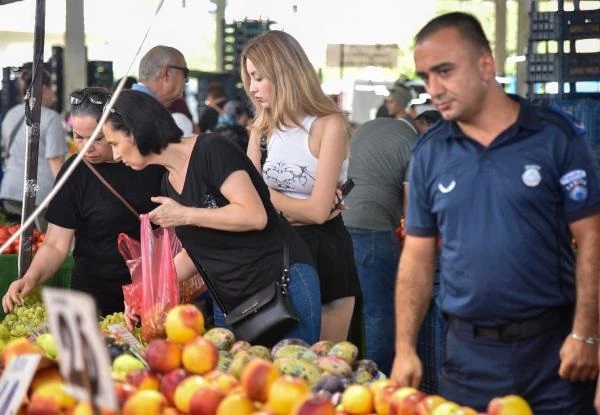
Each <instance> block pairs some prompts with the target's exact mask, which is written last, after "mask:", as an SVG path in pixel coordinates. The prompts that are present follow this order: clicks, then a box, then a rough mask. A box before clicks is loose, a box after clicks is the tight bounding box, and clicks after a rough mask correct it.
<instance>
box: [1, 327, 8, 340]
mask: <svg viewBox="0 0 600 415" xmlns="http://www.w3.org/2000/svg"><path fill="white" fill-rule="evenodd" d="M9 339H10V332H9V331H8V328H6V326H5V325H4V324H0V340H4V341H5V342H6V341H8V340H9Z"/></svg>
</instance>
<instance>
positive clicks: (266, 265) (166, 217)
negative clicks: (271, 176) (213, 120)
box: [103, 91, 321, 344]
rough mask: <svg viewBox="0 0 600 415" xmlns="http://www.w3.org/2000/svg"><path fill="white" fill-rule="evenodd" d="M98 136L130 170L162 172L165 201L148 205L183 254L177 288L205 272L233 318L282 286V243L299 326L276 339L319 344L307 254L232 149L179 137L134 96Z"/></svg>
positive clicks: (211, 139)
mask: <svg viewBox="0 0 600 415" xmlns="http://www.w3.org/2000/svg"><path fill="white" fill-rule="evenodd" d="M103 131H104V134H105V136H106V138H107V140H108V142H109V143H110V144H111V145H112V147H113V152H114V154H115V158H117V159H119V160H122V161H123V162H124V163H125V164H126V165H128V166H129V167H131V168H132V169H134V170H142V169H144V170H145V169H147V168H149V167H151V166H152V165H155V164H158V165H161V166H164V167H166V169H167V171H168V175H167V176H166V177H167V178H166V180H165V181H164V186H163V190H164V194H165V196H158V192H157V197H153V198H152V200H153V201H155V202H157V203H159V204H160V206H159V207H158V208H156V209H154V210H153V211H152V212H150V214H149V217H150V220H151V221H152V222H154V223H156V224H158V225H161V226H173V227H175V230H176V233H177V236H178V237H179V239H180V240H181V243H182V245H183V248H184V250H183V251H181V253H180V254H178V255H177V256H176V257H175V267H176V270H177V274H178V277H179V279H180V280H184V279H186V278H188V277H191V276H192V275H193V274H195V273H196V272H197V270H196V266H195V264H198V265H200V266H202V268H204V271H205V275H203V277H204V278H207V279H209V281H210V282H211V284H212V286H213V288H214V290H215V291H216V293H217V294H218V297H219V298H220V300H221V301H222V302H223V304H224V306H225V307H226V308H227V309H229V310H231V309H232V308H234V307H236V306H238V305H240V304H241V303H242V302H243V301H244V300H246V299H247V298H248V297H249V296H251V295H252V294H254V293H256V292H257V291H259V290H260V289H261V288H263V287H265V286H266V285H268V284H271V283H272V282H274V281H275V280H276V279H278V278H280V276H281V271H282V264H283V253H284V241H285V242H287V244H288V247H289V255H290V261H289V263H290V264H291V266H290V282H289V292H290V297H291V300H292V303H293V305H294V307H295V309H296V311H297V312H298V315H299V317H300V323H299V324H298V325H297V326H296V328H294V329H292V330H291V331H290V332H288V333H281V337H282V338H283V337H299V338H301V339H303V340H305V341H307V342H309V343H311V344H312V343H314V342H316V341H317V340H318V338H319V331H320V320H321V315H320V306H319V284H318V277H317V274H316V271H315V269H314V266H313V265H312V259H311V258H310V253H309V252H308V249H307V248H306V246H305V244H304V242H303V241H302V239H301V238H300V237H299V236H298V235H297V234H296V232H294V230H293V228H292V227H291V226H290V225H289V224H288V223H287V222H286V221H284V220H282V219H280V218H279V217H278V214H277V211H276V210H275V209H274V208H273V205H272V204H271V202H270V200H269V191H268V188H267V186H266V185H265V183H264V182H263V180H262V178H261V177H260V175H259V174H258V172H257V171H256V169H255V168H254V166H253V165H252V163H251V161H250V160H249V159H248V157H247V156H246V155H245V154H244V152H243V151H242V150H241V149H240V148H239V147H238V146H237V145H236V144H235V143H233V142H232V141H230V140H227V139H225V138H224V137H223V136H220V135H218V134H214V133H213V134H203V135H199V136H187V137H184V136H182V132H181V130H180V129H179V128H177V126H176V125H175V123H174V122H173V119H172V118H171V117H170V116H169V113H168V112H167V111H166V110H165V109H164V107H162V106H161V105H159V104H158V102H156V101H155V100H153V99H152V98H150V97H149V96H148V95H145V94H143V93H140V92H137V91H123V92H122V93H121V95H120V96H119V98H118V100H117V101H116V103H115V106H114V108H113V111H112V113H111V115H110V116H109V118H108V121H107V123H106V125H105V126H104V129H103ZM142 171H143V170H142ZM192 258H193V259H192ZM215 309H216V312H215V324H216V325H217V326H222V325H224V319H223V313H222V311H221V310H219V308H218V307H216V306H215Z"/></svg>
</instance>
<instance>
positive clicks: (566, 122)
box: [540, 102, 587, 137]
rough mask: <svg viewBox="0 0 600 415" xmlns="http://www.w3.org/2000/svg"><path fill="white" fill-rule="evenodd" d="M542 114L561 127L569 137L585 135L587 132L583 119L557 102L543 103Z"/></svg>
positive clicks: (542, 116)
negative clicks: (576, 116) (579, 118)
mask: <svg viewBox="0 0 600 415" xmlns="http://www.w3.org/2000/svg"><path fill="white" fill-rule="evenodd" d="M540 116H541V118H543V119H544V120H546V121H549V122H551V123H553V124H555V125H557V126H558V127H560V129H562V130H563V131H564V132H565V134H567V136H568V137H574V136H578V135H584V134H585V133H586V132H587V130H586V128H585V125H583V124H582V123H581V121H579V120H578V119H577V118H575V117H574V116H573V115H572V114H570V113H568V112H567V111H565V110H564V109H562V108H561V107H560V105H559V104H557V103H556V102H550V103H546V104H542V105H541V111H540Z"/></svg>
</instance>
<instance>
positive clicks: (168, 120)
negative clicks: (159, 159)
mask: <svg viewBox="0 0 600 415" xmlns="http://www.w3.org/2000/svg"><path fill="white" fill-rule="evenodd" d="M113 109H114V111H111V114H110V115H109V117H108V119H107V122H109V123H110V124H111V126H112V128H113V129H114V130H117V131H122V132H123V133H124V134H126V135H128V136H131V137H132V138H133V141H134V143H135V145H136V146H137V148H138V150H139V152H140V154H141V155H143V156H147V155H148V154H150V153H153V154H160V153H161V152H162V150H163V149H165V148H166V147H167V146H168V145H169V144H170V143H179V142H181V137H182V136H183V131H181V129H180V128H179V127H178V126H177V124H175V120H173V116H172V115H171V113H170V112H169V111H168V110H167V109H166V108H165V107H164V106H163V105H162V104H161V103H160V102H158V100H157V99H156V98H154V97H153V96H151V95H149V94H146V93H145V92H141V91H135V90H133V89H127V90H123V91H121V94H119V96H118V98H117V100H116V102H115V105H114V106H113Z"/></svg>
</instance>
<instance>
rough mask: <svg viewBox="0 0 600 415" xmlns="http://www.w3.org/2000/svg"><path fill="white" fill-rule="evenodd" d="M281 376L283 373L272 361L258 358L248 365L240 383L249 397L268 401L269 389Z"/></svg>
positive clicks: (259, 400)
mask: <svg viewBox="0 0 600 415" xmlns="http://www.w3.org/2000/svg"><path fill="white" fill-rule="evenodd" d="M279 376H281V374H280V372H279V370H277V368H276V367H275V365H274V364H273V363H272V362H269V361H268V360H264V359H258V358H257V359H253V360H251V361H250V362H249V363H248V364H247V365H246V367H245V368H244V370H243V371H242V375H241V377H240V383H241V385H242V389H243V390H244V392H245V393H246V396H248V398H250V399H252V400H253V401H258V402H266V401H267V399H268V398H269V390H270V389H271V386H272V385H273V383H274V382H275V380H276V379H277V378H279Z"/></svg>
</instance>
